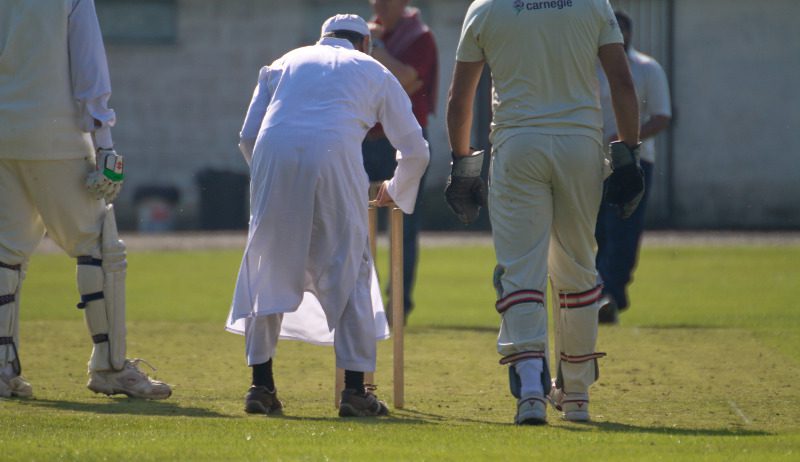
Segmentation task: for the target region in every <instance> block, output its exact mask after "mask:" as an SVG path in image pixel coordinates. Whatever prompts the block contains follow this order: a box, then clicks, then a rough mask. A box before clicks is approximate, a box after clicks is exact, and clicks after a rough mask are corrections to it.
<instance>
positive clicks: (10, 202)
mask: <svg viewBox="0 0 800 462" xmlns="http://www.w3.org/2000/svg"><path fill="white" fill-rule="evenodd" d="M93 169H94V160H93V159H88V158H87V159H67V160H11V159H0V261H1V262H4V263H6V264H11V265H16V264H23V263H25V262H27V260H28V258H29V257H30V256H31V254H33V252H34V250H35V249H36V246H37V245H39V242H41V240H42V238H43V237H44V233H45V231H47V233H48V235H49V236H50V238H52V239H53V241H55V243H56V244H58V246H59V247H61V248H62V249H63V250H64V251H65V252H66V253H67V254H68V255H69V256H70V257H77V256H80V255H91V256H93V257H95V258H100V256H101V255H100V232H101V229H102V225H103V216H104V211H105V207H104V205H105V204H104V203H103V201H100V200H97V199H95V198H93V197H92V196H91V195H90V194H89V192H88V191H87V190H86V187H85V186H84V180H85V179H86V175H87V174H88V173H89V172H90V171H92V170H93Z"/></svg>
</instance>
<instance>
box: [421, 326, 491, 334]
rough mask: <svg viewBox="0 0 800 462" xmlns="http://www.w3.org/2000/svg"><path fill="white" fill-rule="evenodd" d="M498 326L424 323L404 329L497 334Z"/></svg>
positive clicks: (423, 331) (425, 331) (422, 331)
mask: <svg viewBox="0 0 800 462" xmlns="http://www.w3.org/2000/svg"><path fill="white" fill-rule="evenodd" d="M498 329H499V327H498V326H434V325H430V324H425V325H421V326H411V327H406V331H410V332H412V333H415V334H416V333H420V334H430V333H436V332H441V331H448V330H450V331H455V332H475V333H492V334H497V331H498Z"/></svg>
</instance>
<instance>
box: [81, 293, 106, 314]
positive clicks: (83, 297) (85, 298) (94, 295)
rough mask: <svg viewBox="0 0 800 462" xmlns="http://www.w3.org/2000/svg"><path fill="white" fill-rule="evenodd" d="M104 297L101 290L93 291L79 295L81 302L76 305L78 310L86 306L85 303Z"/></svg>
mask: <svg viewBox="0 0 800 462" xmlns="http://www.w3.org/2000/svg"><path fill="white" fill-rule="evenodd" d="M103 298H104V295H103V291H102V290H101V291H100V292H94V293H91V294H86V295H81V302H80V303H78V304H77V305H75V306H77V307H78V309H79V310H82V309H84V308H86V304H87V303H89V302H93V301H95V300H102V299H103Z"/></svg>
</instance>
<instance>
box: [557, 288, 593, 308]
mask: <svg viewBox="0 0 800 462" xmlns="http://www.w3.org/2000/svg"><path fill="white" fill-rule="evenodd" d="M602 296H603V286H602V285H599V286H597V287H595V288H594V289H590V290H587V291H586V292H578V293H574V294H558V301H559V303H560V305H561V308H583V307H585V306H589V305H591V304H593V303H597V302H598V301H599V300H600V298H601V297H602Z"/></svg>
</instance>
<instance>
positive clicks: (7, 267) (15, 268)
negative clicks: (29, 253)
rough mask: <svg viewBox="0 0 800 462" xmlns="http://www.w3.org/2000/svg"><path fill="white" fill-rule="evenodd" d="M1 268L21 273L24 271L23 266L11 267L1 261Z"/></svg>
mask: <svg viewBox="0 0 800 462" xmlns="http://www.w3.org/2000/svg"><path fill="white" fill-rule="evenodd" d="M0 268H5V269H10V270H11V271H19V270H21V269H22V265H9V264H8V263H3V262H1V261H0Z"/></svg>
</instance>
